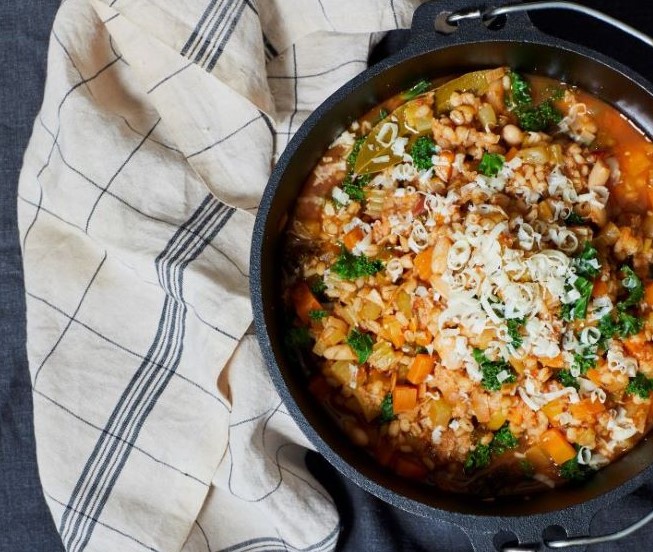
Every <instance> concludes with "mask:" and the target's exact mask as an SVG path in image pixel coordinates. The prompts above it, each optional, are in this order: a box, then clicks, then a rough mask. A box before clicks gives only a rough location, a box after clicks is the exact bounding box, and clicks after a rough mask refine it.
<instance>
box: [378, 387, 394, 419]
mask: <svg viewBox="0 0 653 552" xmlns="http://www.w3.org/2000/svg"><path fill="white" fill-rule="evenodd" d="M396 417H397V416H396V415H395V411H394V407H393V406H392V393H388V394H387V395H386V396H385V397H383V400H382V401H381V414H379V418H378V419H379V423H382V424H387V423H388V422H391V421H392V420H394V419H395V418H396Z"/></svg>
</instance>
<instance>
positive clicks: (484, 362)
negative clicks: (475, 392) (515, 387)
mask: <svg viewBox="0 0 653 552" xmlns="http://www.w3.org/2000/svg"><path fill="white" fill-rule="evenodd" d="M473 356H474V360H475V361H476V362H477V363H478V365H479V368H480V369H481V372H482V374H483V379H482V380H481V385H482V386H483V387H485V389H487V390H488V391H498V390H499V389H501V386H502V385H504V384H506V383H513V382H515V381H517V375H516V374H515V372H514V371H513V369H512V368H511V367H510V364H508V363H507V362H506V361H505V360H490V359H489V358H487V357H486V356H485V353H484V352H483V351H481V350H480V349H474V352H473ZM503 371H506V372H508V377H507V378H506V379H505V380H503V381H502V382H501V381H499V380H498V379H497V376H498V375H499V374H500V373H501V372H503Z"/></svg>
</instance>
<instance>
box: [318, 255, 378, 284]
mask: <svg viewBox="0 0 653 552" xmlns="http://www.w3.org/2000/svg"><path fill="white" fill-rule="evenodd" d="M331 269H332V270H333V272H335V273H336V274H337V275H338V276H340V278H342V279H343V280H356V279H358V278H360V277H361V276H373V275H374V274H376V273H377V272H379V271H380V270H381V269H383V263H382V262H381V261H379V260H378V259H370V258H369V257H366V256H365V255H359V256H356V255H354V254H353V253H350V252H349V251H347V249H346V248H345V247H342V249H341V251H340V256H339V257H338V259H337V260H336V262H335V263H334V264H333V265H332V267H331Z"/></svg>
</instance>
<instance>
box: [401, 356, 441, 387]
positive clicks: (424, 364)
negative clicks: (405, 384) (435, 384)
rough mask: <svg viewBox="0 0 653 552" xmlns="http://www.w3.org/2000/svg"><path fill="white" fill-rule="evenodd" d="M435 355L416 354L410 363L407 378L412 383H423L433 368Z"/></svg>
mask: <svg viewBox="0 0 653 552" xmlns="http://www.w3.org/2000/svg"><path fill="white" fill-rule="evenodd" d="M433 364H434V361H433V357H432V356H431V355H424V354H420V355H416V356H415V359H414V360H413V363H412V364H411V365H410V369H409V370H408V374H406V379H407V380H408V381H409V382H410V383H414V384H415V385H419V384H420V383H422V382H423V381H424V380H425V379H426V376H428V375H429V374H430V373H431V371H432V370H433Z"/></svg>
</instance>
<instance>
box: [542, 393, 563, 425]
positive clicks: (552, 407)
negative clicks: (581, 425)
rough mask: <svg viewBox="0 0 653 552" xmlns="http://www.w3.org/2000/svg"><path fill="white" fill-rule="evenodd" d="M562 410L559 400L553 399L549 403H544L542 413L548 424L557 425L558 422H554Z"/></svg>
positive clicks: (561, 402)
mask: <svg viewBox="0 0 653 552" xmlns="http://www.w3.org/2000/svg"><path fill="white" fill-rule="evenodd" d="M564 409H565V405H564V402H563V401H561V400H560V399H555V400H553V401H551V402H548V403H546V404H545V405H544V406H543V407H542V412H544V414H545V415H546V417H547V418H548V419H549V423H550V424H553V425H558V421H557V420H556V417H557V416H559V415H560V414H562V412H563V410H564Z"/></svg>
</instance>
